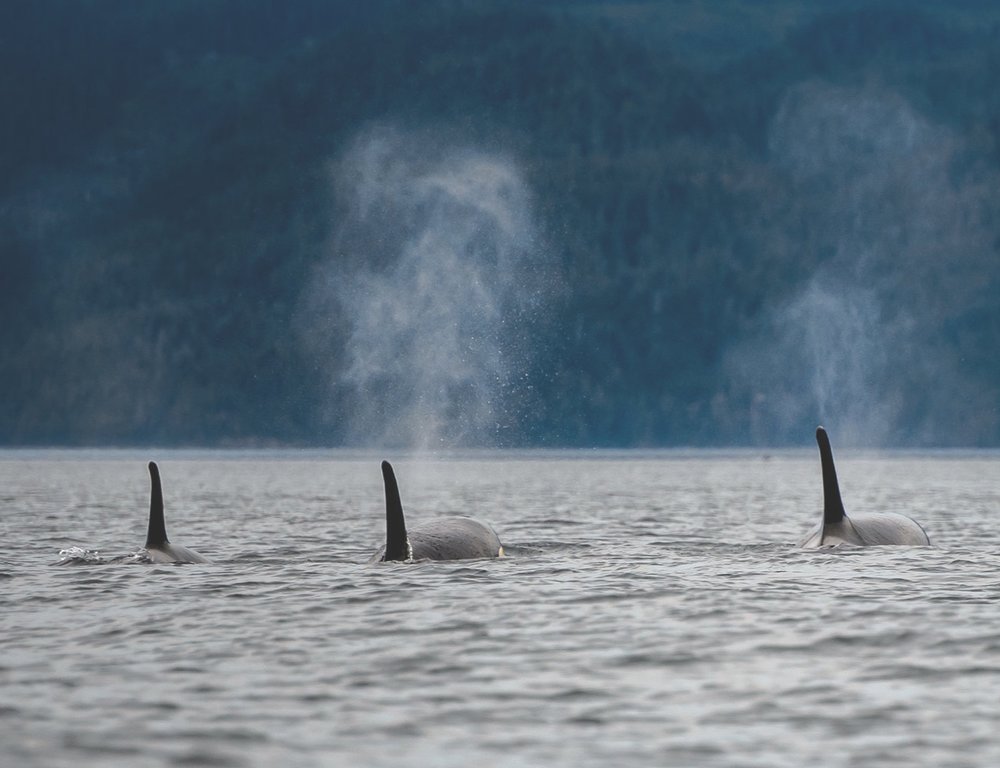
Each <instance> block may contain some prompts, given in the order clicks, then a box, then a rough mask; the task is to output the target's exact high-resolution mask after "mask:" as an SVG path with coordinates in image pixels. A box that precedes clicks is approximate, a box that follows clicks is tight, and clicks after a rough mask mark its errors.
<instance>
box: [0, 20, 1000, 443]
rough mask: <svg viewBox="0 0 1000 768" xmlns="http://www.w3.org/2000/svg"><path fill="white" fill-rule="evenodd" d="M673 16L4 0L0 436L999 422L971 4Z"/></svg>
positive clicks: (472, 432)
mask: <svg viewBox="0 0 1000 768" xmlns="http://www.w3.org/2000/svg"><path fill="white" fill-rule="evenodd" d="M704 5H705V4H702V3H693V2H683V1H681V0H678V1H677V2H661V3H643V2H631V3H616V2H610V1H609V2H588V3H581V2H568V1H567V2H547V3H546V2H475V1H474V0H469V1H468V2H453V1H447V2H445V1H441V2H421V3H411V2H404V1H403V0H397V1H396V2H391V1H379V2H365V3H356V2H322V1H321V0H293V1H292V2H287V3H281V2H273V1H272V0H213V1H212V2H203V1H201V2H195V1H193V0H191V1H188V0H174V1H173V2H166V3H128V2H112V1H111V0H87V1H84V0H80V1H79V2H57V1H56V0H49V1H48V2H46V1H43V2H38V3H27V2H25V3H21V2H14V3H6V4H4V5H3V7H2V8H0V99H2V103H3V104H4V112H5V116H4V119H3V120H0V373H2V378H0V443H2V444H7V445H19V444H27V445H36V444H70V445H77V444H88V445H90V444H94V445H102V444H125V445H127V444H151V443H156V444H182V445H190V444H203V445H285V444H288V445H342V444H364V445H405V446H420V447H430V448H435V447H451V446H458V445H482V446H497V445H500V446H519V445H546V446H551V445H567V446H576V445H597V446H636V445H642V446H647V445H656V446H661V445H662V446H670V445H748V444H755V445H786V444H804V443H807V442H808V441H809V440H811V436H812V430H813V428H814V427H815V425H816V424H817V423H820V422H821V421H822V422H824V423H826V425H827V426H828V427H830V428H831V430H837V434H838V436H839V439H838V442H839V443H841V444H844V443H854V444H863V445H914V446H924V445H934V446H950V445H962V446H996V445H1000V411H998V404H1000V355H997V354H996V350H997V349H998V348H1000V298H998V297H1000V258H998V255H1000V253H998V249H1000V193H998V190H1000V78H998V77H997V73H998V72H1000V12H998V11H997V10H994V8H993V6H992V4H989V3H977V2H972V1H971V0H970V1H969V2H965V3H948V2H940V3H934V2H932V3H921V4H904V5H899V4H894V5H890V6H885V7H881V6H876V5H875V4H872V3H857V2H847V1H846V0H845V2H841V3H824V4H812V3H793V2H779V0H773V2H762V3H754V4H745V3H727V2H721V3H719V4H718V5H715V6H714V12H708V11H706V9H705V7H704ZM818 5H822V8H817V7H815V6H818Z"/></svg>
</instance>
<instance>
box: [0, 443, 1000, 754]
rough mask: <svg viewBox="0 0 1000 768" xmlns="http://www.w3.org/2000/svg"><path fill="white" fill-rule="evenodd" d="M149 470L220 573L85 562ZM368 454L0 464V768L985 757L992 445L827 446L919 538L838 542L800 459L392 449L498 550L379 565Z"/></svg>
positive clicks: (993, 538)
mask: <svg viewBox="0 0 1000 768" xmlns="http://www.w3.org/2000/svg"><path fill="white" fill-rule="evenodd" d="M150 458H155V459H157V460H158V461H159V463H160V469H161V472H162V475H163V482H164V493H165V496H166V504H167V528H168V532H169V533H170V535H171V539H172V540H173V541H175V542H177V543H180V544H184V545H187V546H189V547H193V548H195V549H197V550H198V551H200V552H202V553H203V554H204V555H206V556H208V557H210V558H211V559H212V560H213V561H214V562H213V563H212V564H210V565H185V566H174V565H149V564H136V563H110V564H109V563H104V564H101V563H99V562H96V561H93V560H95V559H96V558H98V557H103V558H109V557H112V556H116V555H126V554H129V553H132V552H135V551H136V550H137V549H138V548H139V546H140V545H141V543H142V542H143V540H144V535H145V525H146V512H147V509H148V476H147V474H146V468H145V461H146V460H147V459H150ZM379 458H381V457H380V456H351V455H346V454H328V455H321V454H305V455H299V454H286V453H276V454H224V453H223V454H220V453H208V454H192V453H169V452H159V453H158V454H157V455H155V456H153V455H147V454H145V453H144V454H130V453H34V454H32V453H6V454H0V534H2V540H3V549H2V551H0V587H2V589H0V606H2V607H0V617H2V618H0V621H2V632H0V651H2V653H0V752H2V753H3V755H4V757H3V758H2V760H0V762H2V763H3V764H4V765H12V766H13V765H17V766H68V765H73V766H79V765H87V766H101V765H123V766H124V765H127V766H159V765H219V766H243V765H248V766H278V765H281V766H326V765H372V766H382V765H385V766H388V765H399V764H407V765H413V766H467V765H475V766H494V765H496V766H551V765H574V766H647V765H649V766H651V765H683V766H796V767H800V766H806V765H824V766H828V765H843V766H849V765H850V766H859V765H871V766H892V765H900V766H913V765H926V766H944V765H948V766H987V765H990V766H992V765H1000V735H998V734H1000V533H998V531H1000V455H998V454H994V453H989V454H936V455H889V456H883V457H872V456H864V455H859V454H855V455H852V454H850V453H848V452H844V451H841V452H838V458H839V468H840V474H841V484H842V489H843V492H844V499H845V504H846V505H847V508H848V511H850V510H852V509H853V510H857V511H861V510H886V511H904V512H909V513H910V514H911V515H912V516H914V517H915V518H917V519H918V520H919V521H920V522H921V523H923V524H924V526H925V527H926V528H927V530H928V532H929V534H930V536H931V540H932V542H933V543H934V544H935V546H934V547H933V548H931V549H920V548H892V547H887V548H872V549H867V550H863V549H842V550H838V551H834V552H822V551H821V552H816V551H802V550H799V549H798V548H797V547H796V546H795V544H796V542H797V541H798V540H799V539H800V538H801V537H802V536H803V535H804V534H805V533H806V531H807V530H808V529H809V527H810V526H811V525H812V524H813V523H814V522H815V520H816V517H817V515H818V514H819V507H820V503H821V502H820V500H821V491H820V486H819V462H818V459H817V457H816V456H815V455H814V454H813V453H812V452H802V453H791V454H778V455H775V456H773V457H772V458H770V459H768V460H765V459H764V458H762V457H761V456H759V455H756V454H751V453H747V454H678V453H666V454H645V455H643V454H617V455H614V454H613V455H598V456H595V455H592V454H569V455H550V454H537V455H536V454H521V455H514V456H499V455H491V454H480V455H475V456H472V457H465V458H463V459H448V460H444V459H439V460H431V461H418V460H416V459H414V458H407V457H389V458H396V459H397V460H396V471H397V474H398V476H399V480H400V486H401V489H402V494H403V503H404V506H405V507H406V509H407V511H408V514H409V518H410V520H411V521H417V520H419V519H420V518H421V517H427V516H430V515H432V514H439V513H444V512H456V513H465V514H469V513H471V514H475V515H477V516H479V517H482V518H484V519H486V520H488V521H489V522H491V523H492V524H493V525H494V526H495V527H496V529H497V531H498V532H499V533H500V536H501V538H502V539H503V541H504V543H505V545H506V547H507V550H508V552H509V554H510V556H509V557H507V558H506V559H503V560H497V561H476V562H462V563H420V564H374V565H370V564H367V563H366V560H367V558H368V556H369V555H370V554H371V553H372V552H373V551H374V550H375V549H376V547H377V545H378V544H379V542H380V537H381V535H382V530H383V529H382V526H383V518H382V515H383V506H382V487H381V474H380V471H379V466H378V459H379ZM74 547H76V548H79V549H78V550H71V548H74ZM61 550H71V551H75V552H76V553H77V554H78V555H79V554H80V553H81V552H82V551H83V550H100V554H99V555H95V554H93V553H90V554H89V555H87V556H86V557H89V558H90V559H91V560H92V561H93V562H89V563H87V564H77V565H62V566H54V565H53V564H54V563H56V562H58V561H59V560H60V559H61V557H60V554H59V553H60V551H61Z"/></svg>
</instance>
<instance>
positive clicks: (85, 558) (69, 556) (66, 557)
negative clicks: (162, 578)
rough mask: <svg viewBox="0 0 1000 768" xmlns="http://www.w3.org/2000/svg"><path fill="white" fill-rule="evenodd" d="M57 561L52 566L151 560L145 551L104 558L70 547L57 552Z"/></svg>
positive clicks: (93, 552)
mask: <svg viewBox="0 0 1000 768" xmlns="http://www.w3.org/2000/svg"><path fill="white" fill-rule="evenodd" d="M59 558H60V559H59V560H58V561H56V562H54V563H52V565H108V564H110V563H149V562H151V560H150V559H149V557H148V556H147V555H146V552H145V550H140V551H139V552H135V553H133V554H131V555H115V556H113V557H105V556H104V555H102V554H101V553H100V550H97V549H86V548H84V547H70V548H69V549H60V550H59Z"/></svg>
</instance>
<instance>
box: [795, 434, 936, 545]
mask: <svg viewBox="0 0 1000 768" xmlns="http://www.w3.org/2000/svg"><path fill="white" fill-rule="evenodd" d="M816 442H817V443H818V444H819V456H820V461H821V462H822V465H823V519H822V521H820V523H819V525H818V526H817V527H816V528H815V529H814V530H813V531H812V532H810V534H809V535H808V536H807V537H806V538H805V540H804V541H803V542H802V545H801V546H803V547H806V548H810V549H812V548H817V547H835V546H837V545H838V544H854V545H856V546H861V547H866V546H875V545H878V544H909V545H911V546H929V545H930V543H931V542H930V539H929V538H928V536H927V532H926V531H924V529H923V527H921V525H920V523H918V522H917V521H916V520H913V519H911V518H909V517H907V516H906V515H899V514H896V513H895V512H869V513H858V514H856V515H851V516H850V517H848V516H847V512H845V511H844V503H843V501H842V500H841V498H840V485H839V484H838V483H837V468H836V467H835V466H834V464H833V450H832V449H831V448H830V438H829V437H827V434H826V430H825V429H823V427H817V428H816Z"/></svg>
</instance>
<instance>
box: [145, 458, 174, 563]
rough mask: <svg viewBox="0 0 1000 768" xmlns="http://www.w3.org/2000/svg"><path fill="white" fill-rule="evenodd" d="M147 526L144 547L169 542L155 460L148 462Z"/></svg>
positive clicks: (158, 473)
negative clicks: (149, 486) (150, 484)
mask: <svg viewBox="0 0 1000 768" xmlns="http://www.w3.org/2000/svg"><path fill="white" fill-rule="evenodd" d="M149 479H150V482H151V483H152V486H151V488H150V492H149V528H148V530H147V531H146V549H149V548H150V547H163V545H164V544H167V543H169V541H170V540H169V539H168V538H167V526H166V524H165V523H164V522H163V489H162V488H161V487H160V470H159V469H158V468H157V466H156V462H155V461H151V462H149Z"/></svg>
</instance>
